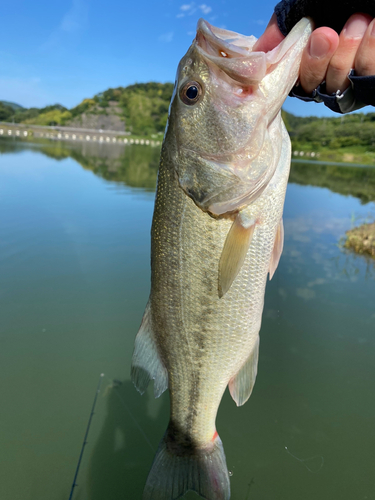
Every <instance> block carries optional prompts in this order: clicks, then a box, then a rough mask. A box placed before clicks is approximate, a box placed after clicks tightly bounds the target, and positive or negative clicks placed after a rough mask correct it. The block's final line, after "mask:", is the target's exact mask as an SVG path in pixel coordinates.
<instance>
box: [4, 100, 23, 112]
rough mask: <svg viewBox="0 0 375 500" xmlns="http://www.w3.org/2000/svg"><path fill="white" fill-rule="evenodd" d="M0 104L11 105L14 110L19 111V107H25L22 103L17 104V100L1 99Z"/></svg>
mask: <svg viewBox="0 0 375 500" xmlns="http://www.w3.org/2000/svg"><path fill="white" fill-rule="evenodd" d="M0 104H3V105H4V106H9V107H10V108H12V109H13V110H14V111H17V110H19V109H25V108H24V107H23V106H21V105H20V104H16V103H15V102H9V101H0Z"/></svg>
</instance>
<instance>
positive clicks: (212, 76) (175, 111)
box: [132, 19, 311, 500]
mask: <svg viewBox="0 0 375 500" xmlns="http://www.w3.org/2000/svg"><path fill="white" fill-rule="evenodd" d="M310 33H311V24H310V21H309V20H307V19H303V20H301V21H300V22H299V23H298V24H297V25H296V27H295V28H294V29H293V30H292V31H291V33H290V34H289V35H288V37H287V38H285V39H284V40H283V41H282V43H280V45H278V46H277V47H276V48H275V49H273V50H272V51H270V52H268V53H266V54H265V53H262V52H252V47H253V46H254V43H255V41H256V38H254V37H251V36H250V37H247V36H242V35H239V34H237V33H234V32H231V31H227V30H223V29H218V28H214V27H213V26H211V25H210V24H209V23H207V22H205V21H204V20H200V21H199V22H198V28H197V35H196V38H195V39H194V41H193V43H192V45H191V47H190V48H189V50H188V52H187V54H186V55H185V56H184V57H183V59H182V60H181V62H180V64H179V67H178V71H177V77H176V85H175V90H174V94H173V96H172V101H171V105H170V110H169V117H168V125H167V129H166V134H165V138H164V141H163V146H162V152H161V159H160V168H159V174H158V185H157V194H156V201H155V210H154V217H153V223H152V230H151V241H152V243H151V293H150V298H149V302H148V304H147V306H146V311H145V313H144V317H143V320H142V324H141V327H140V330H139V332H138V334H137V337H136V340H135V349H134V354H133V360H132V379H133V382H134V384H135V386H136V388H137V389H138V390H139V391H140V392H141V393H143V392H144V391H145V390H146V388H147V385H148V383H149V382H150V380H154V393H155V396H156V397H158V396H160V395H161V394H162V393H163V391H165V390H166V389H167V388H169V391H170V401H171V409H170V423H169V426H168V429H167V431H166V433H165V435H164V437H163V439H162V441H161V443H160V445H159V448H158V450H157V453H156V456H155V459H154V462H153V465H152V468H151V471H150V473H149V476H148V479H147V483H146V486H145V490H144V493H143V499H144V500H173V499H177V498H179V497H181V496H183V495H184V493H185V492H186V491H188V490H193V491H195V492H197V493H198V494H199V495H200V496H201V497H203V498H206V499H208V500H228V499H229V498H230V484H229V475H228V470H227V466H226V460H225V455H224V451H223V446H222V442H221V440H220V438H219V436H218V433H217V431H216V427H215V419H216V413H217V410H218V407H219V404H220V401H221V398H222V396H223V393H224V391H225V388H226V387H227V386H229V390H230V393H231V395H232V398H233V399H234V401H235V402H236V404H237V405H242V404H244V403H245V402H246V401H247V399H248V398H249V397H250V394H251V392H252V389H253V385H254V382H255V377H256V374H257V364H258V348H259V329H260V325H261V316H262V311H263V304H264V292H265V286H266V281H267V274H268V273H269V276H270V278H271V277H272V275H273V273H274V272H275V269H276V267H277V265H278V262H279V258H280V254H281V251H282V247H283V225H282V212H283V205H284V198H285V190H286V186H287V180H288V174H289V166H290V140H289V137H288V134H287V132H286V129H285V126H284V124H283V122H282V120H281V114H280V109H281V105H282V104H283V102H284V100H285V98H286V96H287V94H288V93H289V91H290V89H291V88H292V86H293V85H294V83H295V81H296V79H297V76H298V71H299V65H300V59H301V55H302V51H303V49H304V47H305V45H306V43H307V41H308V38H309V36H310Z"/></svg>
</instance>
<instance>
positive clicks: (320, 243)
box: [0, 140, 375, 500]
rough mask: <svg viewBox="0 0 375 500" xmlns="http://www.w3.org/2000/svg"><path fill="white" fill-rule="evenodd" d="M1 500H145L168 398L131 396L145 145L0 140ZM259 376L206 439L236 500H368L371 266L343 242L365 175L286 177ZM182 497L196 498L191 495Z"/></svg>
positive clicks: (372, 432)
mask: <svg viewBox="0 0 375 500" xmlns="http://www.w3.org/2000/svg"><path fill="white" fill-rule="evenodd" d="M0 153H1V155H0V235H1V237H0V305H1V309H0V345H1V349H0V373H1V380H2V383H1V386H0V400H1V403H2V404H1V410H0V499H2V500H8V499H9V500H18V499H19V500H34V499H35V500H36V499H38V500H44V499H46V500H47V499H48V500H55V499H56V500H63V499H65V500H68V498H69V495H70V490H71V485H72V482H73V478H74V473H75V470H76V466H77V462H78V458H79V454H80V451H81V446H82V442H83V438H84V434H85V431H86V426H87V423H88V419H89V416H90V411H91V407H92V404H93V399H94V396H95V391H96V387H97V384H98V381H99V378H100V374H101V373H104V374H105V375H104V377H103V382H102V386H101V391H100V394H99V397H98V400H97V405H96V412H95V415H94V417H93V420H92V425H91V428H90V433H89V437H88V443H87V445H86V447H85V451H84V454H83V460H82V464H81V468H80V471H79V476H78V480H77V483H78V486H77V487H76V488H75V490H74V495H73V499H74V500H120V499H135V500H138V499H140V498H141V493H142V489H143V485H144V482H145V480H146V477H147V473H148V470H149V467H150V465H151V463H152V460H153V456H154V450H155V449H156V447H157V445H158V442H159V440H160V438H161V436H162V435H163V433H164V431H165V428H166V425H167V421H168V404H169V403H168V394H164V395H163V396H162V397H161V398H160V399H158V400H155V399H154V398H153V396H152V391H148V392H147V393H146V394H145V395H144V396H140V395H139V394H138V393H137V392H136V390H135V389H134V388H133V386H132V384H131V382H130V377H129V371H130V360H131V354H132V349H133V341H134V336H135V334H136V332H137V329H138V326H139V323H140V320H141V318H142V314H143V310H144V307H145V304H146V301H147V298H148V292H149V280H150V263H149V261H150V253H149V246H150V241H149V239H150V236H149V235H150V225H151V218H152V211H153V200H154V187H155V182H156V172H157V164H158V154H159V152H158V151H157V150H156V149H152V148H146V147H145V146H131V147H126V148H125V147H117V146H106V145H86V144H84V145H79V144H78V145H77V144H76V145H74V146H69V145H68V144H66V143H64V144H58V143H52V142H50V143H39V144H26V143H20V142H13V141H7V140H2V141H0ZM291 180H292V181H293V182H292V183H290V184H289V187H288V192H287V198H286V203H285V216H284V222H285V235H286V236H285V250H284V253H283V256H282V259H281V262H280V265H279V268H278V270H277V272H276V274H275V276H274V278H273V280H272V281H271V282H270V283H269V284H268V286H267V293H266V300H265V310H264V316H263V324H262V330H261V347H260V360H259V371H258V378H257V382H256V385H255V389H254V392H253V395H252V396H251V398H250V400H249V401H248V402H247V403H246V404H245V405H244V406H243V407H241V408H237V407H236V406H235V404H234V403H233V401H232V400H231V398H230V397H229V396H228V394H225V396H224V398H223V401H222V404H221V406H220V409H219V413H218V418H217V429H218V432H219V434H220V436H221V439H222V441H223V443H224V447H225V451H226V457H227V463H228V467H229V469H230V470H231V472H232V477H231V487H232V499H233V500H237V499H240V500H317V499H319V500H331V499H341V500H354V499H356V500H359V499H373V498H375V426H374V422H375V397H374V382H375V300H374V297H375V267H374V261H371V260H367V259H366V258H364V257H358V256H354V255H353V254H350V253H346V252H344V251H343V250H342V248H341V247H340V244H339V241H340V238H341V237H342V236H343V235H344V234H345V231H346V230H347V229H349V228H350V227H351V226H352V224H353V223H354V224H357V223H360V222H361V221H364V220H366V219H373V218H374V217H375V204H374V199H375V188H374V189H372V186H373V182H374V178H373V169H366V168H358V167H356V168H354V167H353V168H352V169H350V168H346V167H338V166H335V167H330V166H321V165H320V166H312V165H308V164H303V165H302V164H301V165H294V166H293V171H292V175H291ZM186 498H190V499H194V498H198V497H197V496H196V495H195V494H193V493H189V494H188V495H187V496H186Z"/></svg>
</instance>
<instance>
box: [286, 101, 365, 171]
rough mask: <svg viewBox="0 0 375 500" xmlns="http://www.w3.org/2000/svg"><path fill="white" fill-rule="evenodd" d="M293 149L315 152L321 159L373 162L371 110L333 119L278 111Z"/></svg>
mask: <svg viewBox="0 0 375 500" xmlns="http://www.w3.org/2000/svg"><path fill="white" fill-rule="evenodd" d="M282 115H283V119H284V122H285V125H286V128H287V130H288V132H289V135H290V138H291V141H292V145H293V150H295V151H303V152H311V151H314V152H315V153H319V159H320V160H322V161H331V162H332V161H344V162H347V163H364V164H374V163H375V113H367V114H364V113H353V114H348V115H338V117H337V118H336V117H334V118H317V117H314V116H310V117H297V116H294V115H292V114H290V113H287V112H286V111H282Z"/></svg>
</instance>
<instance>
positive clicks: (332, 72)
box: [326, 14, 372, 94]
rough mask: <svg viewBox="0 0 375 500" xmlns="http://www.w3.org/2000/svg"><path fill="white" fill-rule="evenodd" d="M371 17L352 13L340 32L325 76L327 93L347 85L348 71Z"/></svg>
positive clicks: (352, 65) (352, 64) (342, 88)
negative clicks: (336, 46) (337, 43)
mask: <svg viewBox="0 0 375 500" xmlns="http://www.w3.org/2000/svg"><path fill="white" fill-rule="evenodd" d="M371 20H372V18H371V17H370V16H368V15H367V14H354V15H352V16H351V17H350V18H349V20H348V21H347V22H346V24H345V26H344V28H343V30H342V31H341V33H340V39H339V46H338V48H337V50H336V52H335V53H334V54H333V56H332V58H331V61H330V63H329V66H328V70H327V76H326V89H327V93H328V94H333V93H334V92H336V91H337V90H340V91H341V92H343V91H344V90H345V89H346V88H347V87H348V86H349V80H348V77H347V75H348V73H349V72H350V70H351V69H352V68H353V67H354V60H355V56H356V53H357V49H358V47H359V46H360V44H361V41H362V38H363V36H364V34H365V32H366V30H367V27H368V25H369V24H370V22H371Z"/></svg>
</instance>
